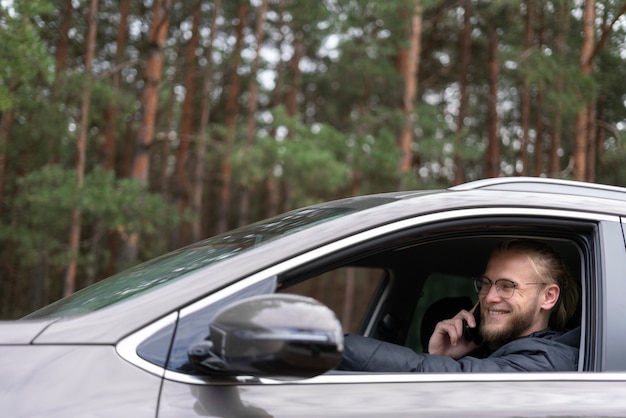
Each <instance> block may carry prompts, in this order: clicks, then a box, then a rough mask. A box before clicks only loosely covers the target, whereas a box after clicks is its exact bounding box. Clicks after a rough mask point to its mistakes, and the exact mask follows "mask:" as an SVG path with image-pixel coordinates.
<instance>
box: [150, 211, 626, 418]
mask: <svg viewBox="0 0 626 418" xmlns="http://www.w3.org/2000/svg"><path fill="white" fill-rule="evenodd" d="M519 236H523V237H533V238H540V239H544V240H548V241H550V242H551V243H554V245H556V246H563V248H571V249H573V251H571V254H572V257H573V258H572V259H573V262H572V268H573V269H574V270H576V273H577V274H578V275H579V277H580V283H581V289H582V299H581V301H582V303H581V307H580V311H579V312H578V313H577V315H578V324H577V325H579V326H581V329H582V338H581V354H580V362H579V363H580V367H579V369H580V371H588V372H591V373H520V374H508V373H507V374H461V373H459V374H457V373H442V374H410V373H395V374H389V373H354V372H338V371H329V372H328V373H326V374H323V375H321V376H317V377H313V378H310V379H303V380H293V379H284V378H280V377H276V378H275V379H272V378H254V377H250V376H237V377H229V378H224V377H218V376H207V375H203V374H200V373H198V372H197V371H196V370H193V368H191V367H189V365H188V364H186V361H185V355H184V353H185V349H186V348H188V346H189V344H190V343H191V342H192V341H194V340H196V341H197V340H199V339H203V338H205V337H206V334H207V332H208V327H207V324H206V323H205V322H208V321H209V320H210V317H211V314H212V312H215V309H216V308H217V307H219V306H224V305H225V304H227V303H228V301H229V300H235V299H237V298H240V297H242V295H243V294H250V293H252V294H254V293H258V292H268V291H275V289H274V288H273V287H274V286H277V287H278V288H279V291H286V292H289V288H290V287H294V288H295V286H297V285H296V283H302V282H304V281H306V280H311V279H315V278H319V277H320V275H322V274H324V273H327V272H332V271H334V270H335V269H338V268H347V267H353V266H360V267H362V266H364V265H366V266H369V267H371V268H375V269H377V271H379V272H384V273H383V274H382V279H381V280H380V281H379V282H377V286H376V289H375V290H373V291H371V292H369V293H368V292H366V294H367V296H366V297H365V299H366V300H363V301H361V302H360V303H361V304H365V306H366V308H362V307H361V308H360V310H359V312H360V315H361V316H362V318H361V319H362V320H361V322H360V326H359V327H357V328H358V329H359V331H358V332H359V333H362V334H364V335H366V336H370V337H374V338H383V339H388V340H391V341H393V342H396V343H400V344H408V345H410V344H411V343H410V341H412V338H411V336H412V330H413V331H414V330H415V329H416V327H417V326H418V325H416V324H419V322H420V319H419V318H421V317H420V314H419V312H422V313H423V311H424V308H423V307H422V308H419V306H421V305H420V303H421V302H423V303H421V304H422V305H424V303H426V302H431V300H422V301H421V302H420V299H421V298H422V297H423V295H424V294H426V293H428V292H426V289H425V286H426V284H427V283H428V280H439V279H437V277H443V276H445V277H448V276H446V274H448V275H453V276H454V277H457V276H456V274H457V272H462V271H463V270H464V269H467V270H468V274H470V273H471V272H472V270H476V269H479V268H480V267H479V265H480V261H481V260H480V258H481V257H484V256H485V255H486V254H488V250H487V249H478V250H477V247H480V245H479V244H480V243H493V242H497V241H498V240H503V239H506V238H509V237H519ZM459 243H460V244H459ZM617 244H619V245H618V246H617V247H619V248H618V249H617V250H616V249H615V248H616V245H617ZM463 245H465V248H466V251H467V253H468V254H466V255H463V254H461V253H462V251H463V250H462V246H463ZM445 249H448V251H447V252H446V251H445ZM623 253H624V242H623V237H622V235H621V227H620V223H619V218H616V217H611V216H605V215H596V214H585V213H581V212H571V211H560V210H540V209H535V210H529V209H525V208H519V209H518V208H511V207H507V208H488V209H467V210H457V211H450V212H442V213H436V214H429V215H425V216H421V217H419V218H413V219H408V220H407V219H405V220H402V221H399V222H394V223H391V224H387V225H385V226H382V227H379V228H375V229H373V230H370V231H366V232H363V233H361V234H358V235H356V236H352V237H348V238H344V239H342V240H341V241H337V242H335V243H332V244H329V245H327V246H324V247H323V248H318V249H316V250H314V251H310V252H307V253H305V254H301V255H299V256H297V257H296V258H294V259H290V260H287V261H284V262H282V263H280V264H278V265H275V266H273V267H271V268H270V269H267V270H266V271H261V272H259V273H257V274H255V275H253V276H250V277H247V278H244V279H242V281H241V282H239V283H237V284H236V285H234V287H231V288H226V289H223V290H222V291H220V292H218V293H216V294H214V295H211V296H210V297H209V298H207V299H205V300H201V301H199V302H197V303H195V304H194V305H193V306H189V307H187V308H185V309H182V310H181V311H180V312H179V317H178V319H177V325H176V327H177V332H176V334H177V335H176V337H175V339H174V343H173V350H172V355H171V359H170V360H169V362H168V366H167V370H166V372H165V374H164V376H165V378H164V380H163V386H162V390H161V397H160V402H159V413H158V416H159V417H181V416H276V417H278V416H285V417H291V416H320V415H332V416H381V415H383V416H384V415H389V414H393V415H394V416H396V415H405V416H415V415H416V414H419V415H427V416H432V415H438V416H473V415H476V416H478V415H480V416H503V415H511V414H513V415H516V416H536V415H538V414H539V415H556V414H565V415H576V416H587V415H589V416H592V415H597V414H598V412H599V411H605V412H606V413H607V414H609V413H611V411H619V410H622V411H623V410H626V400H625V399H624V397H623V396H619V395H620V394H621V393H623V391H624V390H626V379H625V377H624V375H623V374H622V373H614V374H607V373H602V372H603V370H605V368H606V367H607V366H610V367H609V369H611V370H619V371H624V370H625V369H626V367H623V360H621V359H618V357H620V356H618V354H617V352H615V349H614V348H613V347H608V346H607V343H610V344H615V342H617V341H616V340H617V339H618V337H616V336H614V335H613V334H610V335H609V334H608V333H615V332H617V331H620V330H622V331H623V329H621V328H623V326H622V325H619V324H618V323H617V321H615V320H614V319H608V318H607V314H611V315H612V314H614V313H615V312H614V311H615V310H618V312H619V309H618V308H616V307H613V306H612V307H606V306H605V304H604V302H605V298H606V302H610V303H615V299H617V298H618V297H619V296H617V294H616V295H613V296H609V297H607V296H606V293H605V292H607V291H608V290H621V289H618V286H620V285H618V284H616V282H615V280H614V277H613V276H614V275H615V274H616V272H617V271H618V270H617V269H618V268H620V267H623V263H624V262H625V260H626V258H625V257H624V254H623ZM420 254H422V256H420ZM455 260H461V261H460V262H459V263H456V262H455ZM457 264H458V265H457ZM437 269H440V270H441V271H435V270H437ZM433 271H435V273H436V274H434V273H433ZM621 271H624V270H621ZM433 274H434V275H433ZM437 274H439V276H438V275H437ZM459 274H460V273H459ZM441 275H443V276H441ZM461 276H462V275H460V276H458V277H461ZM461 279H462V277H461V278H460V279H459V280H461ZM273 280H275V281H273ZM621 286H623V285H621ZM431 293H433V292H429V294H431ZM435 293H436V292H435ZM621 294H624V293H621ZM439 296H440V294H437V295H436V297H439ZM432 297H433V298H434V297H435V296H432ZM367 298H369V300H367ZM622 305H624V304H622ZM620 309H623V308H620ZM337 315H338V316H339V317H341V312H337ZM416 321H417V322H416ZM622 322H623V321H622ZM185 324H189V325H185ZM605 326H606V328H605ZM186 327H188V328H189V330H190V331H189V332H187V331H185V330H184V328H186ZM622 335H624V334H622ZM414 339H415V338H413V340H414ZM415 349H416V350H417V349H418V348H415ZM622 357H623V356H622ZM609 399H610V400H611V401H610V402H608V400H609Z"/></svg>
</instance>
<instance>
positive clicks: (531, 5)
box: [519, 0, 535, 176]
mask: <svg viewBox="0 0 626 418" xmlns="http://www.w3.org/2000/svg"><path fill="white" fill-rule="evenodd" d="M524 4H525V5H526V15H525V16H524V41H523V43H522V56H521V57H520V63H521V66H522V85H521V86H520V90H521V91H520V124H521V129H522V138H521V145H520V156H519V159H520V161H521V163H522V171H521V172H520V174H521V175H522V176H526V175H528V143H529V138H528V136H529V132H530V100H531V97H530V84H529V82H528V72H529V70H530V69H529V63H528V58H529V56H530V54H531V52H532V47H533V40H534V33H533V32H534V31H533V25H534V24H535V2H534V0H526V1H525V2H524Z"/></svg>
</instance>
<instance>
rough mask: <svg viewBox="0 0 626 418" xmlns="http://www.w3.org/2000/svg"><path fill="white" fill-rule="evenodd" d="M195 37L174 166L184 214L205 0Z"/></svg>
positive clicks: (197, 12) (182, 240) (184, 237)
mask: <svg viewBox="0 0 626 418" xmlns="http://www.w3.org/2000/svg"><path fill="white" fill-rule="evenodd" d="M192 16H193V20H192V28H191V38H190V39H189V43H188V44H187V48H186V49H187V52H186V56H185V79H184V85H185V98H184V100H183V105H182V114H181V121H180V130H179V141H178V150H177V152H176V167H175V169H174V197H175V201H176V206H177V208H178V212H179V213H180V214H183V213H184V212H185V211H186V210H187V209H188V208H189V192H190V187H191V186H190V181H189V180H190V176H189V167H188V164H189V152H190V149H191V143H192V140H193V136H194V126H193V125H194V114H195V112H194V110H195V108H196V106H195V101H196V82H197V78H198V60H197V59H196V50H197V49H198V40H199V27H200V19H201V17H202V16H201V1H200V0H198V1H196V3H195V4H194V5H193V9H192ZM178 239H179V242H178V243H177V244H176V247H178V246H180V245H185V244H188V243H189V242H190V241H191V225H189V224H188V223H184V224H183V225H181V228H180V231H179V233H178Z"/></svg>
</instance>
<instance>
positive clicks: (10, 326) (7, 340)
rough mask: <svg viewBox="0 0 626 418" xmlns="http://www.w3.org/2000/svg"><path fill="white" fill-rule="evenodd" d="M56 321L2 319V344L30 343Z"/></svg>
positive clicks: (0, 335)
mask: <svg viewBox="0 0 626 418" xmlns="http://www.w3.org/2000/svg"><path fill="white" fill-rule="evenodd" d="M54 321H55V320H54V319H53V320H37V321H27V320H19V321H0V345H3V344H4V345H7V344H30V343H32V342H33V340H34V339H35V338H36V337H37V336H38V335H39V334H41V333H42V332H43V330H44V329H46V328H47V327H48V325H50V324H51V323H52V322H54Z"/></svg>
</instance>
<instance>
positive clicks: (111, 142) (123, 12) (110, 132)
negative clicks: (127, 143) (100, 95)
mask: <svg viewBox="0 0 626 418" xmlns="http://www.w3.org/2000/svg"><path fill="white" fill-rule="evenodd" d="M130 6H131V2H130V0H120V21H119V26H118V27H117V36H116V40H115V57H114V63H115V68H119V67H120V65H121V64H122V62H123V60H124V51H125V50H126V42H127V40H128V16H129V14H130ZM120 79H121V77H120V71H114V72H113V75H112V79H111V88H112V89H113V94H114V97H117V96H118V95H119V94H120ZM118 115H119V108H118V105H117V103H114V102H111V103H109V104H108V105H107V106H106V108H105V111H104V132H103V135H104V143H103V144H102V148H101V152H100V154H101V155H100V163H101V165H102V167H103V168H104V169H105V170H115V157H116V153H117V134H118V125H117V119H118Z"/></svg>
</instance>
